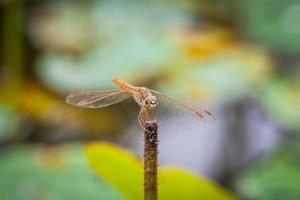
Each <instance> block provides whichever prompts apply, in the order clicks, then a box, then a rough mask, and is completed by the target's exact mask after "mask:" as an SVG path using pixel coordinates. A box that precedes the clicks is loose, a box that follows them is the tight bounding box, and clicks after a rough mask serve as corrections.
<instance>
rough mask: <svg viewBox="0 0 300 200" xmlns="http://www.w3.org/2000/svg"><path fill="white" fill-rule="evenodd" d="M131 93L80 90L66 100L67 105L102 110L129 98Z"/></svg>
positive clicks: (125, 91) (123, 91) (124, 91)
mask: <svg viewBox="0 0 300 200" xmlns="http://www.w3.org/2000/svg"><path fill="white" fill-rule="evenodd" d="M130 96H131V93H130V92H129V91H127V90H122V89H120V90H109V91H101V90H82V91H76V92H73V93H71V94H69V95H68V96H67V98H66V102H67V103H68V104H71V105H74V106H79V107H83V108H103V107H106V106H110V105H112V104H116V103H119V102H121V101H124V100H125V99H127V98H129V97H130Z"/></svg>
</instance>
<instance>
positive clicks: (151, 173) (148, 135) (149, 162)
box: [144, 121, 158, 200]
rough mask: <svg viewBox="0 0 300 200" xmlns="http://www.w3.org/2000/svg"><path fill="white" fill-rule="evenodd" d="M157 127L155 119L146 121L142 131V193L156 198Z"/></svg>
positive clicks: (149, 197)
mask: <svg viewBox="0 0 300 200" xmlns="http://www.w3.org/2000/svg"><path fill="white" fill-rule="evenodd" d="M157 129H158V125H157V122H156V121H147V122H146V123H145V132H144V195H145V200H157V144H158V140H157V135H158V134H157Z"/></svg>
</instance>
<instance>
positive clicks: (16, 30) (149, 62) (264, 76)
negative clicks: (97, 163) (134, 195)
mask: <svg viewBox="0 0 300 200" xmlns="http://www.w3.org/2000/svg"><path fill="white" fill-rule="evenodd" d="M299 19H300V2H299V1H298V0H286V1H281V0H244V1H239V0H232V1H226V0H199V1H196V0H175V1H170V0H164V1H161V0H152V1H138V0H127V1H122V0H88V1H79V0H73V1H71V0H70V1H67V0H63V1H61V0H52V1H47V0H39V1H38V0H27V1H25V0H24V1H22V0H1V1H0V36H1V40H0V47H1V49H0V55H1V57H0V90H1V92H0V177H1V178H0V194H1V199H4V200H6V199H9V200H12V199H26V200H27V199H124V198H123V197H122V194H121V193H120V192H118V191H117V190H116V189H115V188H114V187H113V186H112V185H110V184H107V183H106V182H105V181H104V180H101V177H100V179H98V178H96V177H95V175H94V173H93V171H92V170H91V169H90V167H89V165H88V164H87V162H86V159H85V157H84V154H83V152H82V148H83V145H84V144H85V143H86V142H88V141H94V140H101V141H110V142H113V143H116V144H119V145H120V146H122V147H124V148H126V149H129V150H130V151H131V152H132V153H134V154H135V155H137V156H138V157H142V154H143V134H142V132H141V130H140V128H139V126H138V122H137V114H138V111H139V109H138V106H137V105H136V104H135V103H134V102H133V101H132V100H128V101H125V102H122V103H120V104H118V105H114V106H111V107H108V108H104V109H99V110H90V109H81V108H75V107H72V106H70V105H67V104H66V103H65V100H64V99H65V97H66V95H67V94H69V93H70V92H71V91H74V90H77V89H112V88H117V86H116V85H114V84H113V83H112V82H111V79H112V78H113V77H118V78H121V79H123V80H126V81H128V82H129V83H132V84H135V85H140V86H147V87H150V88H153V89H156V90H159V91H162V92H164V93H166V94H169V95H170V96H173V97H176V98H177V99H179V100H181V101H183V102H188V103H190V104H193V105H196V106H199V107H203V108H206V109H208V110H210V111H212V112H213V113H214V115H215V117H216V122H215V123H208V124H207V125H206V127H205V128H201V127H199V126H194V125H193V126H192V127H190V128H185V127H182V128H181V127H179V126H178V124H179V125H180V124H186V123H189V122H190V121H189V119H188V118H183V119H180V120H181V122H180V123H178V120H177V117H178V116H175V115H174V114H170V113H166V114H164V115H162V116H159V117H161V118H160V119H161V126H160V136H159V137H160V151H159V160H160V161H159V162H160V166H170V165H172V166H178V167H181V168H184V169H186V170H188V171H191V172H193V173H196V174H198V175H200V176H203V177H206V178H208V179H211V180H212V181H214V182H216V183H218V184H220V185H222V186H223V187H224V188H227V189H228V190H230V191H232V192H233V193H235V194H236V195H238V196H239V197H240V198H241V199H253V200H256V199H272V200H274V199H280V200H281V199H286V200H293V199H300V188H299V185H300V173H299V170H300V137H299V134H300V132H299V130H300V123H299V122H300V79H299V76H300V23H299Z"/></svg>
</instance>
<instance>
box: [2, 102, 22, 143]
mask: <svg viewBox="0 0 300 200" xmlns="http://www.w3.org/2000/svg"><path fill="white" fill-rule="evenodd" d="M18 122H19V116H18V113H16V111H15V110H14V108H13V107H12V106H9V105H7V104H0V140H1V139H5V138H9V137H11V136H13V135H17V129H18Z"/></svg>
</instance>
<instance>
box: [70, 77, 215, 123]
mask: <svg viewBox="0 0 300 200" xmlns="http://www.w3.org/2000/svg"><path fill="white" fill-rule="evenodd" d="M113 82H114V83H116V84H117V85H118V86H119V87H121V89H116V90H108V91H101V90H81V91H76V92H73V93H71V94H70V95H68V96H67V98H66V102H67V103H69V104H71V105H75V106H79V107H84V108H103V107H107V106H110V105H113V104H116V103H119V102H121V101H124V100H125V99H128V98H129V97H133V98H134V100H135V101H136V102H137V104H138V105H139V106H140V107H141V110H140V112H139V116H138V120H139V123H140V126H141V127H142V128H144V124H145V123H146V122H147V121H152V120H156V118H155V110H156V108H157V106H158V99H161V100H165V101H167V102H169V103H170V104H173V105H174V106H177V107H180V108H182V110H185V111H187V112H190V113H191V114H192V115H193V116H194V117H196V118H197V119H199V121H200V122H202V124H203V125H204V124H205V119H206V118H207V117H210V118H214V117H213V115H212V113H211V112H209V111H207V110H197V109H194V108H192V107H190V106H188V105H186V104H183V103H181V102H178V101H176V100H175V99H173V98H171V97H169V96H167V95H165V94H163V93H161V92H158V91H155V90H151V89H148V88H146V87H137V86H133V85H130V84H128V83H126V82H124V81H122V80H120V79H113ZM157 98H158V99H157Z"/></svg>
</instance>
